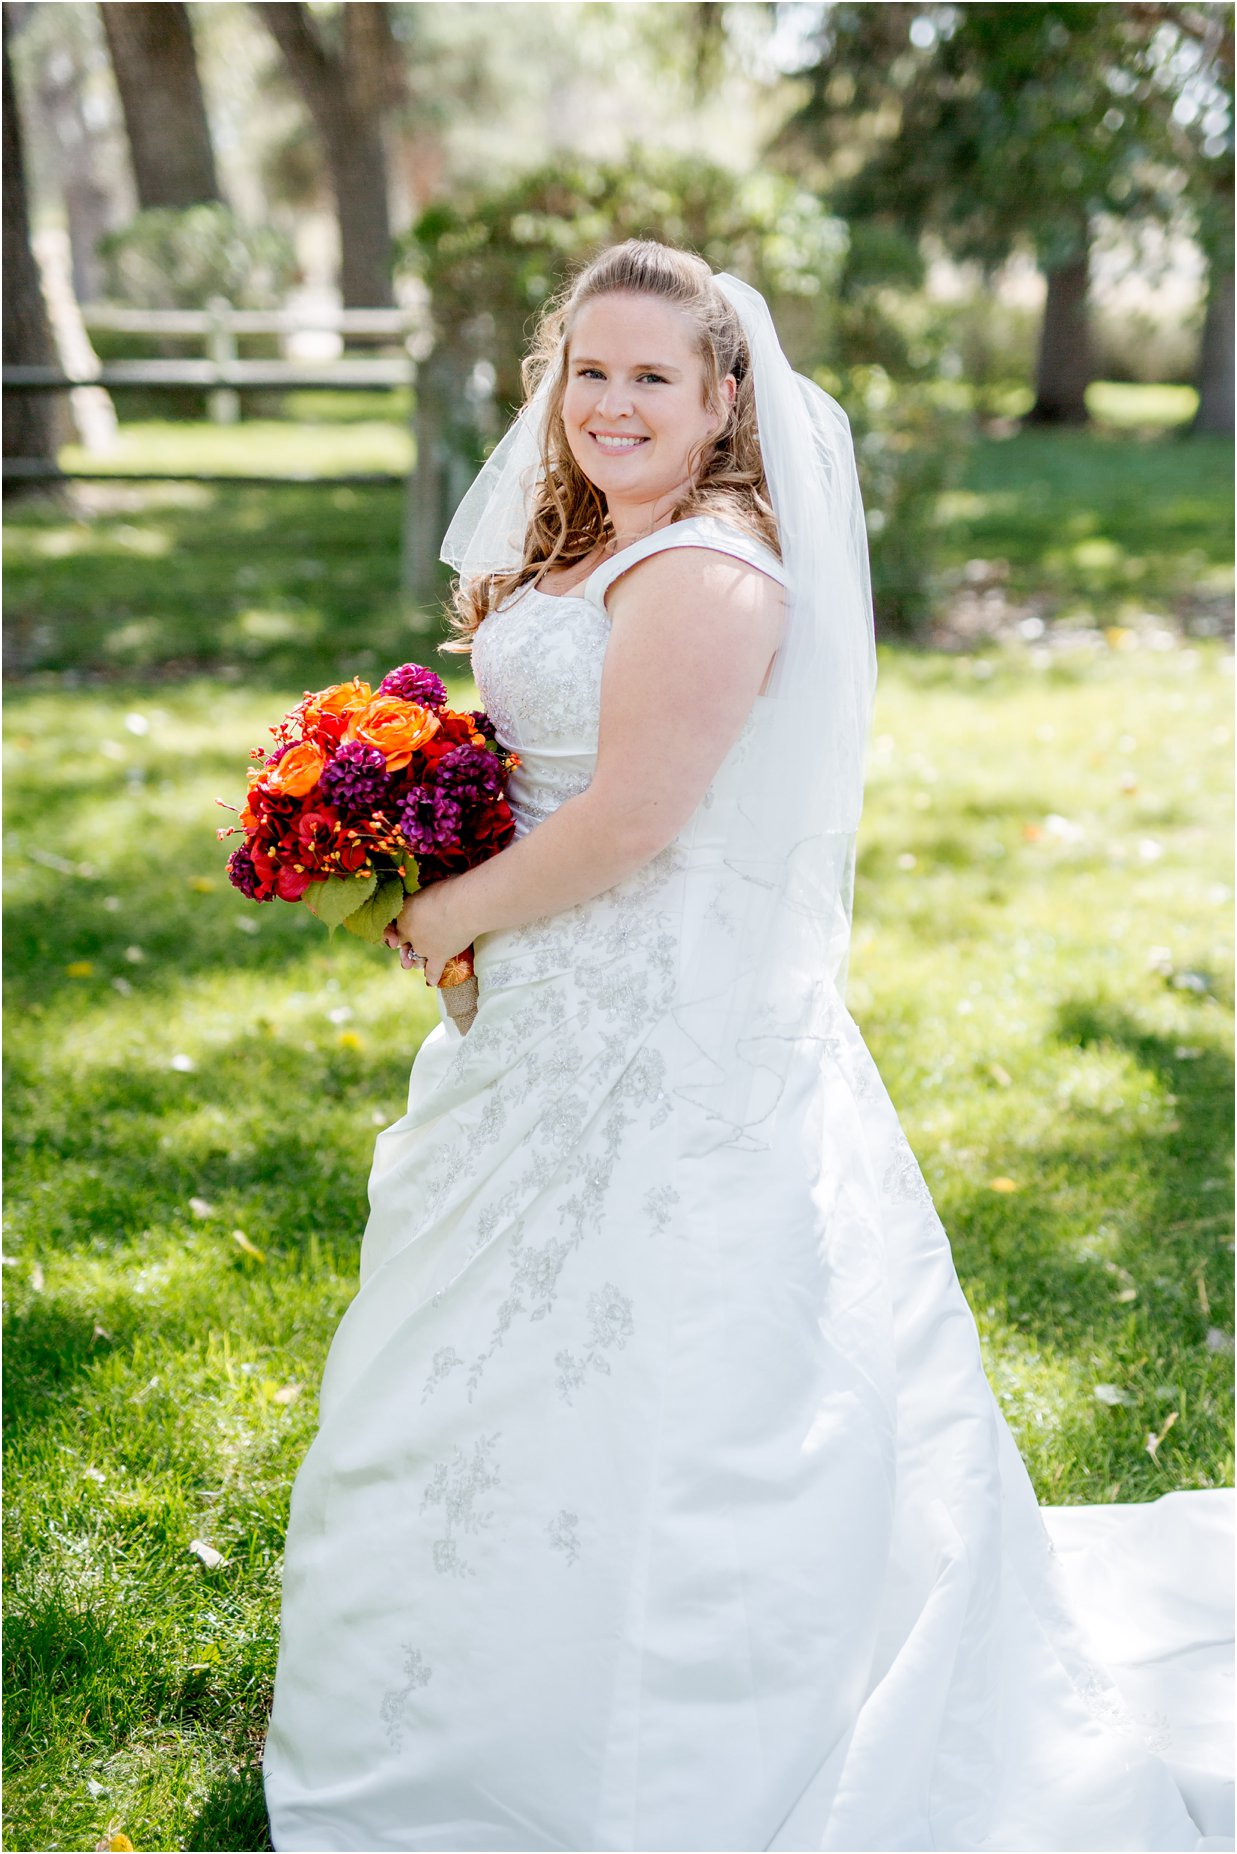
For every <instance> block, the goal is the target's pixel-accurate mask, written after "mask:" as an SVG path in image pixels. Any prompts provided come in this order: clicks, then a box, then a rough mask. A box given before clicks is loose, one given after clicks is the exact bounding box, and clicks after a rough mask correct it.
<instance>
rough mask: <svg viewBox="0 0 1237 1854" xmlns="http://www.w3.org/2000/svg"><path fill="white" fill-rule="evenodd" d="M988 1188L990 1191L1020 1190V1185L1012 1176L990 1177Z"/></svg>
mask: <svg viewBox="0 0 1237 1854" xmlns="http://www.w3.org/2000/svg"><path fill="white" fill-rule="evenodd" d="M988 1189H989V1190H990V1191H1020V1190H1021V1189H1022V1186H1021V1185H1020V1184H1018V1183H1017V1182H1016V1181H1015V1180H1014V1179H1013V1178H990V1179H989V1180H988Z"/></svg>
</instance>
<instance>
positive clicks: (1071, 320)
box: [775, 0, 1232, 429]
mask: <svg viewBox="0 0 1237 1854" xmlns="http://www.w3.org/2000/svg"><path fill="white" fill-rule="evenodd" d="M1225 12H1226V9H1223V8H1213V9H1210V12H1209V11H1208V9H1206V8H1202V7H1198V8H1190V7H1174V6H1161V7H1139V6H1122V5H1105V4H1098V5H1094V4H1073V5H1023V4H1014V5H987V4H972V5H967V6H961V7H958V6H951V5H914V4H903V3H902V0H893V3H892V4H889V5H885V6H880V7H873V6H870V5H863V4H844V5H838V6H833V7H829V8H827V9H823V10H822V12H821V15H820V18H819V22H818V24H817V26H816V29H815V31H814V33H813V35H812V46H811V50H812V57H811V60H810V62H808V63H807V64H806V65H805V66H804V68H803V71H802V75H803V76H804V77H805V79H806V81H807V84H808V95H807V98H806V100H805V101H804V102H803V104H802V105H801V106H800V107H799V108H798V109H797V110H796V111H795V112H794V113H793V114H792V115H791V117H790V118H789V120H788V121H787V123H786V124H785V126H784V127H783V129H782V130H781V131H780V133H779V135H778V137H777V138H776V142H775V147H776V149H777V150H778V151H779V152H780V153H781V154H782V156H783V158H785V159H786V160H787V161H788V162H791V163H792V164H794V165H795V166H796V167H797V168H798V169H799V170H800V171H806V172H807V173H810V174H812V175H814V176H816V177H817V180H818V184H819V183H821V182H823V183H824V184H828V183H829V182H831V181H833V182H836V190H835V192H834V195H833V197H834V200H835V204H836V206H837V208H838V210H839V211H841V212H842V213H843V214H844V215H846V216H847V217H848V218H851V219H862V220H874V221H876V222H878V223H887V224H894V225H897V226H898V227H900V228H901V229H903V230H904V231H905V232H906V233H907V234H908V235H911V236H916V235H920V234H922V233H923V232H924V231H925V230H930V231H931V232H933V233H935V234H936V236H937V237H938V238H939V239H940V241H941V243H942V245H943V246H944V248H945V249H946V250H947V251H948V252H949V253H950V254H951V255H952V256H954V257H955V258H958V259H961V260H975V261H977V262H978V263H979V265H980V266H981V267H982V270H983V272H984V274H985V277H986V278H987V279H988V280H989V282H990V281H991V280H992V278H993V277H994V276H995V274H996V272H997V271H998V270H999V269H1000V267H1001V265H1003V264H1004V263H1005V262H1006V261H1007V260H1008V259H1009V258H1010V257H1011V255H1013V254H1014V253H1015V252H1016V251H1017V250H1018V249H1019V248H1022V249H1025V250H1028V251H1030V252H1031V253H1032V254H1033V256H1034V259H1035V262H1036V264H1037V265H1038V267H1039V268H1040V270H1041V272H1042V273H1043V276H1044V279H1045V283H1046V296H1045V302H1044V310H1043V316H1042V321H1041V326H1040V335H1039V341H1038V346H1037V354H1036V364H1035V399H1034V403H1033V404H1032V406H1031V408H1030V410H1029V412H1028V413H1027V417H1028V419H1030V420H1031V421H1032V422H1044V423H1066V424H1082V423H1085V422H1086V418H1087V409H1086V403H1085V397H1084V396H1085V392H1086V388H1087V386H1088V385H1089V384H1090V383H1091V380H1092V378H1093V366H1092V344H1091V330H1090V316H1089V301H1088V295H1089V283H1090V268H1091V252H1092V246H1093V242H1094V239H1095V236H1096V231H1097V222H1098V220H1099V219H1100V217H1101V215H1102V216H1105V217H1107V218H1108V219H1109V220H1112V219H1116V220H1120V221H1123V222H1125V223H1126V224H1127V225H1128V226H1129V227H1130V228H1131V229H1136V228H1137V227H1138V226H1139V225H1140V224H1142V223H1146V222H1147V221H1155V222H1158V223H1161V224H1164V223H1170V222H1171V221H1172V219H1173V216H1174V213H1175V210H1176V200H1177V196H1178V195H1179V194H1180V193H1181V192H1182V191H1183V190H1189V192H1190V193H1191V197H1192V198H1200V197H1201V198H1204V199H1207V200H1208V201H1209V202H1210V200H1211V199H1212V198H1213V197H1214V195H1215V194H1217V193H1219V194H1220V195H1223V194H1224V191H1225V189H1224V175H1223V161H1222V147H1221V146H1220V144H1221V143H1222V140H1223V130H1222V118H1223V109H1222V102H1223V98H1222V94H1221V73H1222V66H1223V43H1224V38H1225V34H1224V30H1223V19H1224V15H1225ZM1227 44H1228V68H1229V73H1230V76H1229V80H1228V81H1229V96H1230V99H1231V56H1232V53H1231V46H1232V39H1231V25H1230V27H1229V29H1228V37H1227ZM1208 92H1210V94H1209V95H1208V94H1207V93H1208ZM1195 93H1201V94H1202V95H1203V96H1204V97H1205V98H1206V102H1205V104H1204V102H1202V101H1197V102H1196V101H1195V100H1194V97H1195ZM1183 99H1184V101H1183ZM1183 119H1184V120H1189V121H1199V122H1200V123H1201V122H1203V121H1206V122H1207V124H1208V136H1209V139H1208V141H1207V144H1206V145H1207V147H1208V154H1207V156H1206V157H1204V156H1203V154H1202V147H1203V143H1202V142H1201V141H1199V142H1196V144H1195V145H1193V146H1191V147H1189V148H1185V147H1183V145H1182V143H1181V138H1180V134H1179V129H1180V125H1181V122H1182V121H1183ZM1227 124H1228V127H1227V134H1228V149H1229V154H1228V163H1229V168H1228V191H1227V197H1228V199H1229V200H1230V213H1229V217H1230V220H1231V187H1232V182H1231V160H1232V156H1231V147H1232V142H1231V136H1232V112H1231V106H1230V108H1229V110H1228V112H1227ZM1208 164H1210V165H1208ZM1212 216H1216V217H1218V216H1220V215H1218V214H1214V213H1209V215H1208V223H1209V224H1210V220H1211V217H1212ZM1217 242H1218V241H1217ZM1230 265H1231V257H1230ZM1206 358H1207V359H1209V358H1210V350H1208V353H1207V356H1206ZM1229 428H1230V429H1231V410H1230V425H1229Z"/></svg>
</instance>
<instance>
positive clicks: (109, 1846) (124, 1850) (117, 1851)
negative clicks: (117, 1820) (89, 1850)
mask: <svg viewBox="0 0 1237 1854" xmlns="http://www.w3.org/2000/svg"><path fill="white" fill-rule="evenodd" d="M94 1854H133V1843H132V1842H131V1841H130V1839H129V1837H128V1835H122V1834H121V1832H120V1830H119V1829H117V1830H116V1833H115V1834H114V1835H113V1834H108V1835H104V1837H103V1839H102V1841H96V1842H95V1844H94Z"/></svg>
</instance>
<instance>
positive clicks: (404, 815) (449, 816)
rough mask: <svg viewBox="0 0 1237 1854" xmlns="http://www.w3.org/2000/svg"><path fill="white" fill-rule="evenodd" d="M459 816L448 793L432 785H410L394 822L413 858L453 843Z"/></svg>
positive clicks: (457, 832) (458, 809) (453, 800)
mask: <svg viewBox="0 0 1237 1854" xmlns="http://www.w3.org/2000/svg"><path fill="white" fill-rule="evenodd" d="M461 815H462V813H461V810H460V806H459V805H458V804H457V802H456V800H455V797H454V795H453V794H452V793H450V792H445V791H443V790H441V789H440V788H439V787H438V786H434V785H413V786H410V787H409V788H408V793H407V796H406V797H405V799H404V803H403V805H402V807H401V809H400V814H399V818H398V820H397V821H398V824H399V829H400V834H401V835H402V836H403V837H404V838H406V840H407V842H408V844H409V846H410V848H411V849H412V851H413V853H414V855H416V856H426V855H429V854H431V853H432V852H433V851H434V850H438V849H442V848H444V847H446V846H447V845H449V844H452V843H454V842H455V840H456V838H457V837H458V835H459V829H460V818H461Z"/></svg>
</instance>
